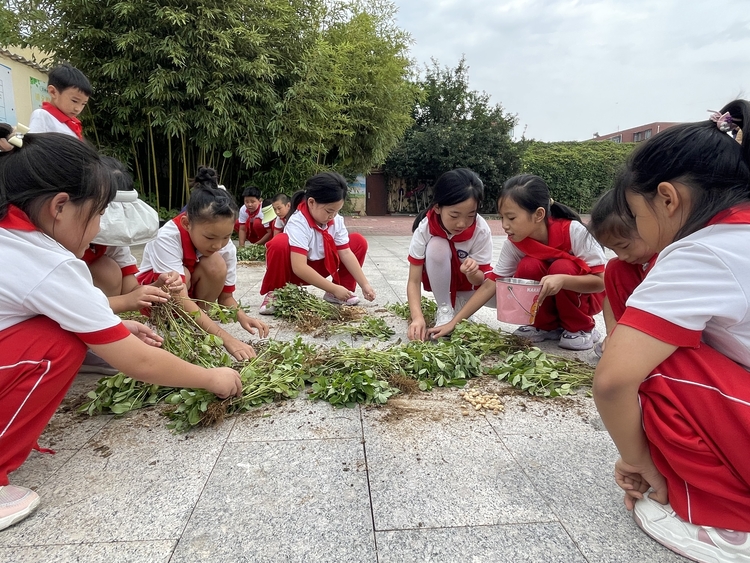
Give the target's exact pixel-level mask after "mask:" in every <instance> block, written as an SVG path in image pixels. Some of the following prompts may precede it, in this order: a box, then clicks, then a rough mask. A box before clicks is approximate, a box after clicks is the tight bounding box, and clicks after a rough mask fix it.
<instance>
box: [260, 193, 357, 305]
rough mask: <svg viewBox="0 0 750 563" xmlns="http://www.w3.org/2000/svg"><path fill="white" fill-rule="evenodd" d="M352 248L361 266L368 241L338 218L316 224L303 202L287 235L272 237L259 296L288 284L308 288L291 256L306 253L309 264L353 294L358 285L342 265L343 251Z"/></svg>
mask: <svg viewBox="0 0 750 563" xmlns="http://www.w3.org/2000/svg"><path fill="white" fill-rule="evenodd" d="M346 248H350V249H351V251H352V252H353V253H354V255H355V256H356V257H357V260H358V261H359V263H360V265H362V264H363V263H364V261H365V255H366V254H367V240H365V237H363V236H362V235H360V234H359V233H351V235H350V234H349V231H348V230H347V229H346V225H344V218H343V217H342V216H341V215H336V216H335V217H334V218H333V220H331V221H329V222H328V224H327V225H325V226H322V227H321V226H320V225H315V222H314V220H313V219H312V217H311V216H310V214H309V211H308V209H307V204H306V203H305V202H302V203H300V205H299V207H298V208H297V210H296V211H295V212H294V213H293V214H292V216H291V217H290V218H289V220H288V221H287V223H286V227H285V228H284V232H283V233H280V234H279V235H277V236H275V237H273V238H272V239H271V240H270V241H269V242H268V244H267V245H266V265H267V268H266V275H265V276H264V277H263V284H262V285H261V289H260V293H261V295H264V294H266V293H268V292H269V291H273V290H274V289H279V288H281V287H284V286H285V285H286V284H287V283H293V284H295V285H305V284H306V283H307V282H305V281H304V280H302V279H300V278H299V277H298V276H296V275H295V274H294V272H293V271H292V264H291V253H292V252H296V253H297V254H304V255H305V256H307V263H308V264H309V265H310V266H311V267H312V268H314V269H315V271H317V272H318V273H319V274H320V275H321V276H323V277H328V276H333V280H334V283H337V284H339V285H341V286H343V287H345V288H346V289H348V290H349V291H354V289H355V288H356V286H357V282H356V280H355V279H354V277H352V275H351V273H349V271H348V270H347V269H346V268H345V267H344V265H343V264H341V262H340V260H339V256H338V252H339V251H340V250H344V249H346Z"/></svg>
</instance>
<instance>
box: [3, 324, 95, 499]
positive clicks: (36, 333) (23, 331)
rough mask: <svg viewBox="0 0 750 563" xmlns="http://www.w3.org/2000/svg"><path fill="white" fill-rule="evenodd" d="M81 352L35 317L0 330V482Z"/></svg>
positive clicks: (39, 426) (71, 337)
mask: <svg viewBox="0 0 750 563" xmlns="http://www.w3.org/2000/svg"><path fill="white" fill-rule="evenodd" d="M85 355H86V345H85V344H84V343H83V342H82V341H81V340H80V339H79V338H78V337H77V336H76V335H75V334H73V333H71V332H67V331H65V330H63V329H62V328H60V325H58V324H57V323H56V322H55V321H53V320H51V319H49V318H47V317H44V316H38V317H34V318H32V319H29V320H27V321H24V322H21V323H18V324H17V325H14V326H12V327H10V328H7V329H5V330H3V331H2V332H0V486H2V485H7V484H8V473H10V472H11V471H14V470H16V469H18V468H19V467H20V466H21V464H22V463H23V462H24V461H25V460H26V458H27V457H28V456H29V453H30V452H31V450H32V449H33V447H34V446H35V445H36V441H37V439H38V438H39V436H40V435H41V433H42V431H43V430H44V427H45V426H47V423H48V422H49V419H50V418H52V415H53V414H55V410H57V407H58V406H59V405H60V403H61V402H62V400H63V398H64V397H65V393H67V391H68V388H69V387H70V385H71V383H73V379H74V378H75V376H76V373H78V369H79V368H80V367H81V364H82V363H83V358H84V356H85Z"/></svg>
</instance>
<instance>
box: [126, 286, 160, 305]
mask: <svg viewBox="0 0 750 563" xmlns="http://www.w3.org/2000/svg"><path fill="white" fill-rule="evenodd" d="M167 301H169V293H167V292H166V291H164V290H163V289H160V288H158V287H155V286H153V285H139V286H138V287H136V288H135V289H134V290H133V291H131V292H130V293H128V311H137V310H139V309H143V308H146V307H151V305H155V304H157V303H166V302H167Z"/></svg>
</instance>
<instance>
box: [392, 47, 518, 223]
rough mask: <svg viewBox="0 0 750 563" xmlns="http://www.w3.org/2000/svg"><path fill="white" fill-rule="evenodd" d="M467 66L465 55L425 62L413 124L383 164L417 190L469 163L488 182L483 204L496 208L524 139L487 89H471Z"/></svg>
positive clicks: (515, 164) (419, 83)
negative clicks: (449, 61)
mask: <svg viewBox="0 0 750 563" xmlns="http://www.w3.org/2000/svg"><path fill="white" fill-rule="evenodd" d="M468 70H469V69H468V66H467V65H466V61H465V60H464V59H463V58H462V59H461V60H460V61H459V63H458V66H456V67H455V68H447V67H445V68H441V67H440V66H439V65H438V63H437V61H434V60H433V62H432V66H428V67H426V68H425V75H424V77H423V78H421V79H420V80H418V81H417V85H418V86H419V89H420V94H419V96H418V97H417V99H416V101H415V104H414V109H413V111H412V115H413V117H414V125H413V126H412V127H411V128H410V129H408V130H407V132H406V134H405V136H404V138H403V140H402V141H401V142H400V143H399V144H398V145H397V146H396V147H395V148H394V149H393V151H392V152H391V153H390V155H389V156H388V159H387V160H386V162H385V165H384V167H383V170H384V172H385V174H386V176H387V178H389V180H390V181H393V179H401V180H403V181H404V183H405V186H406V188H407V189H408V190H414V189H415V188H417V187H418V186H420V185H426V186H430V185H432V184H433V183H434V182H435V181H436V180H437V178H438V177H439V176H440V175H441V174H443V173H444V172H447V171H449V170H453V169H454V168H459V167H466V168H471V169H472V170H474V171H475V172H476V173H477V174H479V177H480V178H481V179H482V181H483V182H484V186H485V202H486V205H485V207H488V208H493V207H494V205H495V204H494V201H495V200H496V198H497V194H498V192H499V190H500V188H501V187H502V184H503V182H504V181H505V179H506V178H508V177H509V176H512V175H513V174H515V173H517V171H518V169H519V167H520V160H519V154H520V151H519V148H520V145H519V144H517V143H514V142H513V140H512V137H511V134H512V131H513V128H514V127H515V126H516V123H517V119H516V116H515V115H511V114H508V113H506V112H505V111H504V109H503V107H502V106H501V105H500V104H495V105H493V104H491V103H490V98H489V96H488V95H487V94H486V93H484V92H477V91H476V90H471V89H470V87H469V75H468Z"/></svg>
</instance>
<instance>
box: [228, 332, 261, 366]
mask: <svg viewBox="0 0 750 563" xmlns="http://www.w3.org/2000/svg"><path fill="white" fill-rule="evenodd" d="M224 348H226V349H227V352H229V353H230V354H232V356H234V357H235V359H237V360H240V361H243V360H249V359H250V358H254V357H255V356H256V354H255V349H254V348H253V347H252V346H250V344H245V343H244V342H242V341H240V340H237V339H236V338H234V337H232V338H231V340H229V339H226V338H225V339H224Z"/></svg>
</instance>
